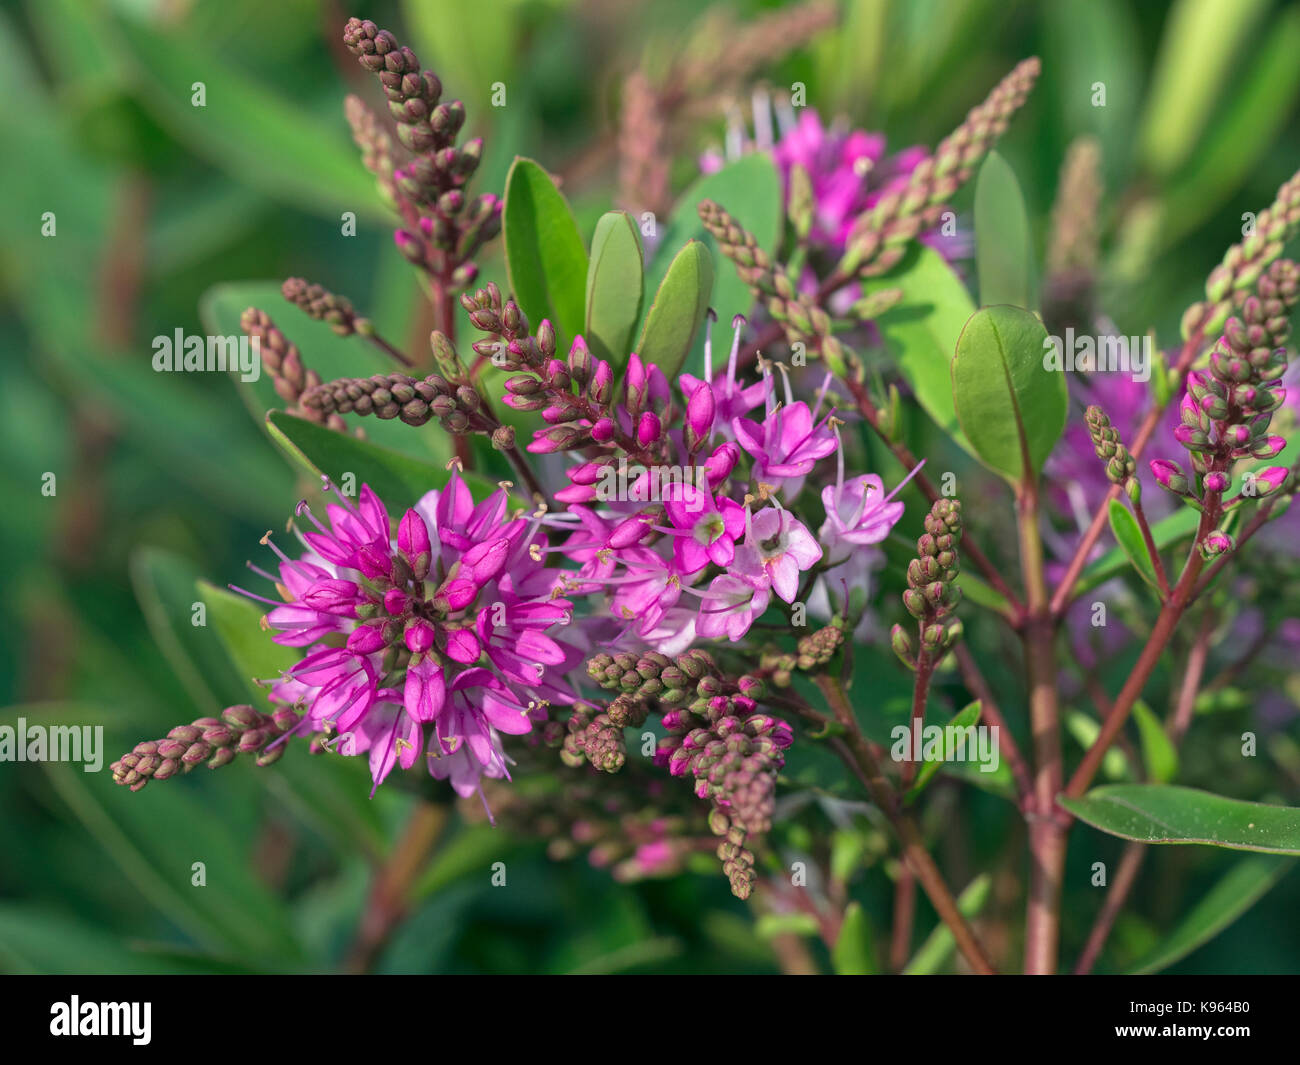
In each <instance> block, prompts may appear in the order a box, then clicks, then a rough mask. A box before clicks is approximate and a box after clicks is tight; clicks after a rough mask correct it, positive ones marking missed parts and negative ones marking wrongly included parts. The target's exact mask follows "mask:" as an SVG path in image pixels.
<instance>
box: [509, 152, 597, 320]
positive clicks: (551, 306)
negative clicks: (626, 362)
mask: <svg viewBox="0 0 1300 1065" xmlns="http://www.w3.org/2000/svg"><path fill="white" fill-rule="evenodd" d="M502 214H503V223H502V231H503V236H504V239H505V246H506V271H507V273H508V274H509V276H510V290H511V292H513V293H514V297H515V299H516V300H517V301H518V302H519V306H520V307H521V308H522V309H523V312H524V314H526V315H527V316H528V322H529V324H530V325H531V326H533V327H534V328H536V326H537V324H538V323H539V322H540V321H541V320H542V319H543V318H549V319H550V321H551V324H552V325H553V326H554V327H555V330H556V332H557V333H558V334H560V336H561V337H563V339H564V340H565V341H568V342H572V341H573V338H574V337H576V336H577V335H578V334H579V333H581V332H582V328H583V308H584V305H585V295H586V293H585V285H586V280H587V251H586V249H585V248H584V247H583V244H582V237H581V235H580V234H579V233H578V223H577V222H575V221H574V219H573V211H572V210H570V209H569V204H568V202H567V201H566V200H565V199H564V196H563V195H561V193H560V190H559V189H557V188H556V187H555V182H554V181H552V180H551V175H550V174H548V173H547V172H546V171H545V170H543V169H542V168H541V167H540V166H538V165H537V163H535V162H533V160H531V159H525V158H523V157H522V156H519V157H517V158H516V159H515V161H514V165H513V166H511V167H510V173H509V175H507V177H506V196H505V206H504V208H503V209H502Z"/></svg>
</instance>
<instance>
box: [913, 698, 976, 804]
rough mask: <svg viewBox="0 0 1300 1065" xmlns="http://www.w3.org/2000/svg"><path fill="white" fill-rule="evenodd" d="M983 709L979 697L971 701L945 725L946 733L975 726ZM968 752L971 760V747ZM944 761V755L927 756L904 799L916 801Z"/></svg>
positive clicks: (971, 740)
mask: <svg viewBox="0 0 1300 1065" xmlns="http://www.w3.org/2000/svg"><path fill="white" fill-rule="evenodd" d="M981 709H982V708H981V706H980V702H979V700H978V699H976V700H975V702H973V703H971V704H970V705H969V706H967V707H965V708H964V709H962V710H959V711H957V713H956V714H954V715H953V716H952V717H951V718H950V719H949V721H948V724H947V725H945V726H944V728H945V735H946V730H947V729H950V728H951V729H966V728H973V727H974V726H975V724H976V722H978V721H979V719H980V711H981ZM968 735H970V736H971V737H973V734H968ZM969 742H974V741H973V738H972V739H970V740H969ZM945 752H946V745H945ZM966 753H967V757H968V760H969V756H970V754H971V751H970V750H969V748H967V751H966ZM943 763H944V759H943V757H942V756H940V757H938V758H933V759H931V758H927V759H926V760H925V761H924V762H922V763H921V769H920V771H919V772H918V773H917V774H916V780H915V781H914V782H913V784H912V786H911V787H910V788H908V789H907V794H906V795H905V796H904V801H905V802H914V801H915V800H916V797H917V796H918V795H920V794H921V792H922V791H923V790H924V789H925V786H926V785H927V784H928V783H930V778H931V777H933V776H934V775H935V773H937V772H939V767H940V766H942V765H943Z"/></svg>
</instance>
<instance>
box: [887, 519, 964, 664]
mask: <svg viewBox="0 0 1300 1065" xmlns="http://www.w3.org/2000/svg"><path fill="white" fill-rule="evenodd" d="M960 541H961V503H960V502H959V501H958V500H956V499H937V500H935V503H934V506H932V507H931V508H930V513H929V514H927V515H926V516H925V532H924V533H923V534H922V535H921V537H920V538H919V539H918V540H917V541H916V558H914V559H912V561H911V562H909V563H908V565H907V590H906V591H905V592H903V606H905V607H906V608H907V612H908V613H909V614H911V615H912V617H914V618H916V620H917V625H918V635H919V640H920V651H919V653H918V651H917V649H916V646H915V644H914V642H913V640H912V637H911V635H910V634H909V633H908V632H907V630H906V629H904V628H903V626H902V625H895V626H894V627H893V629H892V630H891V631H890V634H889V640H890V645H891V646H892V647H893V648H894V653H895V654H896V655H898V657H899V658H900V659H901V660H902V661H903V664H904V665H906V666H907V667H908V669H913V670H915V669H918V668H920V666H921V662H922V659H924V660H925V662H927V663H928V664H929V665H930V666H934V665H936V664H937V663H938V662H939V661H940V660H941V659H942V658H943V656H944V655H945V654H947V653H948V652H949V651H950V650H951V649H952V646H953V644H955V643H956V642H957V641H958V640H959V639H960V638H961V634H962V624H961V620H960V619H959V618H956V617H954V616H953V611H954V610H955V609H956V608H957V604H958V602H960V600H961V588H959V587H958V586H957V584H956V582H955V578H956V576H957V573H958V560H957V544H958V543H959V542H960Z"/></svg>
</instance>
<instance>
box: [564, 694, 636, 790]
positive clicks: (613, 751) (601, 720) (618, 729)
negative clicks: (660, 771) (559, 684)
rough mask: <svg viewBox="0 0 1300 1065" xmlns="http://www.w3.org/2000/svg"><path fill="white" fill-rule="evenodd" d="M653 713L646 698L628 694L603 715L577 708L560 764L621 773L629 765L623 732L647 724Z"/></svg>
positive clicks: (566, 737)
mask: <svg viewBox="0 0 1300 1065" xmlns="http://www.w3.org/2000/svg"><path fill="white" fill-rule="evenodd" d="M649 712H650V706H649V704H648V703H647V702H646V700H645V699H644V698H642V697H640V696H636V695H628V694H626V693H624V694H622V695H619V696H618V697H617V698H615V700H614V701H613V702H612V703H610V704H609V706H608V707H606V708H605V709H604V710H603V711H597V710H595V709H593V708H591V707H585V706H579V707H576V708H575V709H574V711H573V713H572V714H570V715H569V723H568V734H567V735H566V736H565V737H564V746H563V747H562V749H561V751H560V760H561V761H563V762H564V764H565V765H567V766H574V767H576V766H579V765H582V763H583V762H587V763H589V764H590V765H592V766H593V767H594V768H596V769H599V770H600V771H601V772H603V773H617V772H618V771H619V770H620V769H622V768H623V766H624V765H625V764H626V762H627V743H626V741H625V739H624V734H623V730H624V729H625V728H636V727H638V726H639V725H642V724H644V723H645V719H646V716H647V714H649Z"/></svg>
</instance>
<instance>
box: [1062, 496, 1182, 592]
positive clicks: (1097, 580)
mask: <svg viewBox="0 0 1300 1065" xmlns="http://www.w3.org/2000/svg"><path fill="white" fill-rule="evenodd" d="M1200 518H1201V516H1200V514H1199V513H1198V512H1197V511H1195V510H1193V509H1192V508H1191V507H1181V508H1179V509H1178V510H1176V511H1174V512H1173V513H1172V514H1170V515H1169V517H1167V518H1161V519H1160V521H1158V522H1156V523H1155V524H1154V525H1152V526H1151V538H1152V539H1153V540H1155V542H1156V547H1157V548H1166V547H1171V546H1173V545H1174V544H1176V543H1178V542H1180V541H1182V540H1185V539H1187V538H1188V537H1189V536H1191V535H1192V533H1193V532H1195V531H1196V525H1197V523H1198V522H1199V521H1200ZM1128 565H1129V556H1128V555H1127V554H1126V553H1125V551H1124V549H1123V548H1122V547H1115V548H1112V549H1111V550H1110V551H1107V552H1106V553H1105V554H1104V555H1102V556H1101V558H1099V559H1097V561H1095V562H1093V563H1091V564H1090V565H1089V566H1088V567H1087V568H1086V569H1085V570H1084V571H1083V573H1082V574H1081V575H1080V577H1079V583H1078V584H1077V585H1076V586H1075V594H1076V595H1082V594H1083V593H1084V592H1086V591H1088V590H1089V589H1092V588H1095V587H1097V585H1099V584H1104V583H1105V582H1106V581H1108V580H1110V579H1111V578H1112V577H1114V576H1117V575H1118V574H1120V573H1123V572H1124V570H1125V568H1126V567H1127V566H1128Z"/></svg>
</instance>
